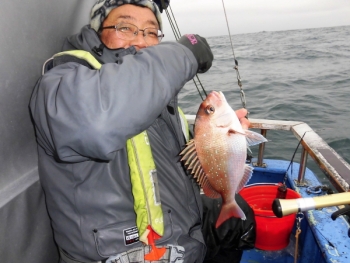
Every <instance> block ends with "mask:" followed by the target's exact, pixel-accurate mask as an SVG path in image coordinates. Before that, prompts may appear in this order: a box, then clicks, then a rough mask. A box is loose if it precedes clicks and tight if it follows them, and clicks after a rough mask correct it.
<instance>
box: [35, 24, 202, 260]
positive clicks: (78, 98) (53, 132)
mask: <svg viewBox="0 0 350 263" xmlns="http://www.w3.org/2000/svg"><path fill="white" fill-rule="evenodd" d="M100 45H101V42H100V40H99V38H98V36H97V34H96V33H95V31H93V30H91V29H90V28H89V27H88V26H86V27H84V28H83V29H82V31H81V33H79V34H77V35H75V36H72V37H69V38H68V39H67V40H66V42H65V44H64V48H63V50H71V49H78V50H85V51H88V52H90V53H91V54H92V55H93V56H94V57H95V58H96V59H97V60H99V61H100V62H101V63H102V64H103V66H102V68H101V69H100V70H94V69H91V68H89V66H88V65H85V64H84V62H81V63H80V62H79V61H77V60H75V59H74V58H71V59H68V62H67V61H64V60H63V61H59V60H58V61H56V62H55V60H54V67H53V68H52V69H50V70H49V71H47V72H46V73H45V74H44V75H43V77H42V78H41V79H39V81H38V83H37V85H36V87H35V89H34V92H33V95H32V98H31V101H30V110H31V114H32V117H33V120H34V124H35V129H36V135H37V142H38V145H39V147H38V152H39V174H40V180H41V184H42V186H43V189H44V191H45V195H46V201H47V207H48V211H49V214H50V217H51V219H52V226H53V230H54V235H55V240H56V242H57V244H58V245H59V246H60V247H61V248H63V249H64V250H65V251H67V252H68V253H69V254H70V255H71V256H73V257H74V258H76V259H79V260H83V261H84V260H85V261H92V260H96V261H97V260H102V259H104V258H107V257H109V256H111V255H115V254H118V253H120V252H123V251H127V250H129V249H131V248H135V247H138V246H141V245H142V244H141V242H136V243H131V244H129V245H126V244H125V242H126V240H125V239H126V236H127V235H128V231H129V230H130V229H133V228H134V227H135V226H136V222H135V212H134V209H133V196H132V193H131V184H130V177H129V166H128V160H127V153H126V140H127V139H129V138H131V137H132V136H134V135H136V134H138V133H140V132H141V131H143V130H146V129H147V131H148V135H149V139H150V142H151V148H152V153H153V157H154V161H155V164H156V167H157V175H158V180H159V187H160V196H161V202H162V209H163V213H164V221H165V222H164V225H165V234H164V236H163V237H162V238H161V239H160V240H159V242H157V244H158V245H166V244H174V245H177V244H178V245H181V246H184V247H185V262H188V263H193V262H202V260H203V256H204V253H205V245H204V242H203V238H202V234H201V221H202V220H201V215H202V207H201V200H200V195H199V188H198V186H197V185H196V183H195V182H194V181H193V179H191V176H189V175H188V174H187V173H186V172H185V170H184V168H183V166H182V165H181V163H180V161H179V155H178V154H179V152H180V151H181V149H182V147H183V146H184V144H185V140H184V136H183V133H182V130H181V124H180V119H179V114H178V110H177V94H178V92H179V91H180V90H181V88H182V87H183V86H184V84H185V83H186V82H187V81H189V80H190V79H192V78H193V77H194V75H195V73H196V71H197V62H196V59H195V57H194V56H193V54H192V53H191V51H190V50H189V49H187V48H186V47H184V46H183V45H181V44H178V43H175V42H164V43H161V44H159V45H157V46H153V47H148V48H146V49H142V50H140V51H139V52H136V51H135V49H134V48H129V49H126V50H125V49H120V50H110V49H107V48H103V50H101V49H99V48H100V47H102V46H100ZM93 50H95V51H93Z"/></svg>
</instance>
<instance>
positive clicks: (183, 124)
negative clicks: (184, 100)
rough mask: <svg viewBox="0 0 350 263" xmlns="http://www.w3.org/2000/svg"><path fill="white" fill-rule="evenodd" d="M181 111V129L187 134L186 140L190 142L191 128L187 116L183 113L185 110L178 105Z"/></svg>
mask: <svg viewBox="0 0 350 263" xmlns="http://www.w3.org/2000/svg"><path fill="white" fill-rule="evenodd" d="M178 110H179V113H180V121H181V129H182V133H183V134H184V136H185V139H186V142H188V141H189V140H190V130H189V129H188V122H187V120H186V116H185V114H184V113H183V111H182V110H181V108H180V107H178Z"/></svg>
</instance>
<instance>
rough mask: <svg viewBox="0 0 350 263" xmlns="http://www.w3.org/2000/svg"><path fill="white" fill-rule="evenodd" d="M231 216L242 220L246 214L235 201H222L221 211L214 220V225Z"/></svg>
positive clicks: (218, 224)
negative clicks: (226, 202)
mask: <svg viewBox="0 0 350 263" xmlns="http://www.w3.org/2000/svg"><path fill="white" fill-rule="evenodd" d="M231 217H236V218H241V219H242V220H246V216H245V214H244V212H243V211H242V209H241V208H240V207H239V205H238V204H237V203H236V201H234V202H231V203H229V204H225V203H223V205H222V207H221V211H220V214H219V217H218V219H217V220H216V225H215V227H216V228H218V227H219V226H221V224H222V223H224V222H225V221H226V220H227V219H229V218H231Z"/></svg>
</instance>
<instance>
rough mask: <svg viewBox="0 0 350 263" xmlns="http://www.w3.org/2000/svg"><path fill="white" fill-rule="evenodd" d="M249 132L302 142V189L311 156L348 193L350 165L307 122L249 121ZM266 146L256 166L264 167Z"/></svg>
mask: <svg viewBox="0 0 350 263" xmlns="http://www.w3.org/2000/svg"><path fill="white" fill-rule="evenodd" d="M186 118H187V120H188V123H189V124H190V125H191V124H194V121H195V115H186ZM249 121H250V127H249V128H250V129H260V131H261V134H262V135H264V136H265V137H266V134H267V131H268V130H281V131H282V130H284V131H291V132H292V133H293V134H294V136H295V137H296V139H297V140H298V141H299V140H301V145H302V152H301V158H300V169H299V173H298V180H297V184H298V185H303V184H304V183H305V182H304V176H305V169H306V162H307V158H308V155H310V156H311V157H312V159H313V160H314V161H315V163H316V164H317V165H318V167H320V169H321V170H322V171H323V173H324V174H325V175H326V176H327V178H328V179H329V181H330V182H331V184H332V185H333V186H334V187H335V189H336V190H337V191H339V192H348V191H349V184H350V165H349V163H347V162H346V161H345V160H344V159H343V158H342V157H341V156H340V155H339V154H338V153H337V152H336V151H335V150H334V149H333V148H331V147H330V146H329V145H328V144H327V143H326V142H325V141H324V140H323V139H322V138H321V137H320V136H319V135H318V134H317V133H316V132H315V131H314V130H313V129H311V128H310V126H309V125H307V124H306V123H304V122H300V121H283V120H266V119H249ZM264 150H265V143H262V144H260V145H259V151H258V157H257V162H256V163H254V165H256V166H260V167H264V162H263V158H264Z"/></svg>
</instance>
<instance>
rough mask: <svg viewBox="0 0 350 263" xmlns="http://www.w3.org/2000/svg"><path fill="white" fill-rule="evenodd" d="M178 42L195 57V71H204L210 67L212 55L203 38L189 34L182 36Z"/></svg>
mask: <svg viewBox="0 0 350 263" xmlns="http://www.w3.org/2000/svg"><path fill="white" fill-rule="evenodd" d="M178 42H179V43H180V44H182V45H184V46H185V47H187V48H189V49H190V50H191V51H192V53H193V55H194V56H195V58H196V59H197V63H198V70H197V73H204V72H206V71H208V69H210V67H211V64H212V62H213V59H214V56H213V53H212V52H211V49H210V47H209V45H208V43H207V40H205V38H203V37H200V36H199V35H192V34H190V35H184V36H182V37H181V38H180V39H179V40H178Z"/></svg>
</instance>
